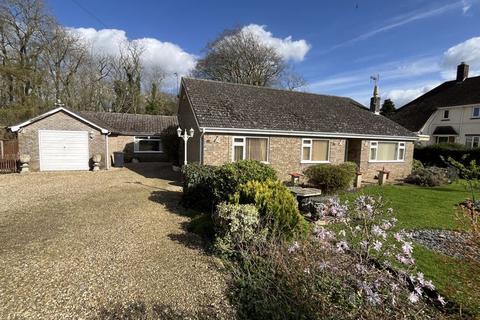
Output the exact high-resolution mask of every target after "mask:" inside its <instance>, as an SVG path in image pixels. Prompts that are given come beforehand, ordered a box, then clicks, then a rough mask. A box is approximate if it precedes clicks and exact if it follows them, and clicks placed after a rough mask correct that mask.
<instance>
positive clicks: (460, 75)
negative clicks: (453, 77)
mask: <svg viewBox="0 0 480 320" xmlns="http://www.w3.org/2000/svg"><path fill="white" fill-rule="evenodd" d="M468 69H469V67H468V64H466V63H465V62H462V63H460V64H459V65H458V67H457V82H462V81H464V80H465V79H467V78H468Z"/></svg>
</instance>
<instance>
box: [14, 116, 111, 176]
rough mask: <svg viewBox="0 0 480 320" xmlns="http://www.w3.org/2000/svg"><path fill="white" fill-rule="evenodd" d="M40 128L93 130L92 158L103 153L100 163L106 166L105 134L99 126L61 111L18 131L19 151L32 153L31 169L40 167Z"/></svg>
mask: <svg viewBox="0 0 480 320" xmlns="http://www.w3.org/2000/svg"><path fill="white" fill-rule="evenodd" d="M38 130H71V131H88V132H91V133H92V134H93V138H89V141H88V148H89V153H90V158H91V157H93V155H95V154H101V155H102V162H101V163H100V166H101V167H102V168H104V167H105V161H104V159H105V135H102V133H101V132H100V131H99V130H98V129H97V128H95V127H92V126H90V125H89V124H87V123H84V122H82V121H80V120H78V119H76V118H73V117H72V116H70V115H68V114H67V113H64V112H62V111H60V112H57V113H55V114H53V115H51V116H48V117H46V118H43V119H41V120H39V121H36V122H34V123H32V124H30V125H28V126H26V127H24V128H22V129H21V130H20V132H19V133H18V148H19V153H20V154H28V155H30V157H31V161H30V169H31V170H33V171H37V170H39V169H40V161H39V150H38Z"/></svg>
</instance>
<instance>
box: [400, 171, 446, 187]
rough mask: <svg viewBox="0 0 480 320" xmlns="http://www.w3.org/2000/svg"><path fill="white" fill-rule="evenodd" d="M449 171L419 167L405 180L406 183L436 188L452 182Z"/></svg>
mask: <svg viewBox="0 0 480 320" xmlns="http://www.w3.org/2000/svg"><path fill="white" fill-rule="evenodd" d="M449 176H450V175H449V170H448V169H446V168H439V167H418V168H415V169H414V170H413V171H412V173H411V174H409V175H408V176H407V177H406V178H405V182H406V183H410V184H416V185H419V186H424V187H436V186H441V185H442V184H446V183H449V182H451V180H450V178H449Z"/></svg>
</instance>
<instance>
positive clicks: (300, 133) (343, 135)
mask: <svg viewBox="0 0 480 320" xmlns="http://www.w3.org/2000/svg"><path fill="white" fill-rule="evenodd" d="M200 129H201V131H203V133H226V134H258V135H268V136H301V137H305V136H309V137H329V138H357V139H369V140H373V139H378V140H406V141H417V140H418V137H417V136H386V135H366V134H356V133H341V132H318V131H293V130H292V131H287V130H268V129H237V128H216V127H201V128H200Z"/></svg>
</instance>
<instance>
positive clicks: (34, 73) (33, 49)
mask: <svg viewBox="0 0 480 320" xmlns="http://www.w3.org/2000/svg"><path fill="white" fill-rule="evenodd" d="M54 24H55V22H54V20H53V18H52V17H51V16H50V15H48V14H47V13H46V11H45V8H44V4H43V2H42V1H39V0H2V1H1V2H0V39H1V40H0V46H1V47H0V51H1V60H2V64H1V65H2V69H1V75H2V78H3V79H4V80H6V82H7V84H8V85H7V88H8V100H9V102H10V103H13V102H19V103H22V104H25V103H26V102H27V101H26V100H27V98H28V97H29V96H31V95H33V94H34V92H35V89H36V85H37V84H39V83H41V80H42V75H41V72H40V70H39V69H38V62H39V59H40V55H41V54H42V53H43V52H44V50H45V48H46V46H47V44H48V42H46V41H45V40H46V39H47V38H48V33H49V32H50V30H52V26H53V25H54ZM16 100H18V101H16Z"/></svg>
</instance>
